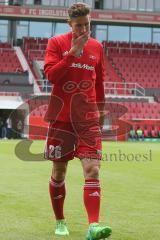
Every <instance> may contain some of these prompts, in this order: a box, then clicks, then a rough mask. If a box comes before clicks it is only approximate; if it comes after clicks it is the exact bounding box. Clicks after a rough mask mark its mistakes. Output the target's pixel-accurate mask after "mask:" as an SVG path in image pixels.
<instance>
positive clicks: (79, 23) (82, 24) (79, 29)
mask: <svg viewBox="0 0 160 240" xmlns="http://www.w3.org/2000/svg"><path fill="white" fill-rule="evenodd" d="M69 25H70V26H71V28H72V32H75V33H76V34H77V37H78V36H80V35H82V34H84V33H86V32H88V33H90V15H87V16H83V17H76V18H72V19H70V20H69Z"/></svg>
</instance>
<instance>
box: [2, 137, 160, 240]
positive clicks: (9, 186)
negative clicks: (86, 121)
mask: <svg viewBox="0 0 160 240" xmlns="http://www.w3.org/2000/svg"><path fill="white" fill-rule="evenodd" d="M17 142H18V141H12V140H11V141H2V140H1V141H0V225H1V226H0V239H2V240H58V239H68V240H84V239H85V234H86V230H87V227H88V224H87V218H86V212H85V209H84V206H83V194H82V189H83V187H82V186H83V182H84V181H83V176H82V169H81V164H80V161H79V160H77V159H75V160H73V161H71V162H70V163H69V169H68V173H67V179H66V183H67V190H68V194H67V198H66V203H65V215H66V219H67V222H68V227H69V230H70V236H69V237H66V238H65V237H63V238H58V237H55V236H54V231H53V230H54V219H53V213H52V209H51V204H50V200H49V194H48V181H49V177H50V172H51V162H49V161H41V162H29V161H22V160H19V159H18V158H17V157H16V155H15V146H16V144H17ZM43 145H44V141H34V143H33V145H32V147H31V151H32V152H33V153H41V152H42V151H43ZM159 149H160V145H159V143H142V142H141V143H124V142H119V143H117V142H104V143H103V153H104V154H105V153H106V152H107V154H108V155H109V154H115V153H116V154H117V159H116V158H115V157H114V155H113V156H112V155H109V156H110V157H107V158H106V157H105V156H104V159H103V161H102V164H101V175H100V177H101V183H102V204H101V219H100V220H101V223H102V224H108V225H110V226H111V227H112V229H113V235H112V238H111V239H112V240H146V239H147V240H148V239H153V240H159V239H160V150H159ZM149 150H151V156H150V155H149V154H150V152H149ZM119 151H121V153H125V154H128V155H127V156H128V160H127V159H126V160H123V161H122V159H121V158H120V156H118V153H119ZM137 153H138V154H141V158H142V159H137V158H136V156H135V154H137ZM131 154H132V155H131ZM144 154H145V157H144V158H143V156H142V155H144ZM147 154H148V155H147ZM108 155H107V156H108ZM147 156H148V157H147ZM133 157H134V158H136V159H134V160H133ZM118 158H120V159H118ZM138 158H140V156H139V157H138Z"/></svg>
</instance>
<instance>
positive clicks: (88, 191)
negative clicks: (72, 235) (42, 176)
mask: <svg viewBox="0 0 160 240" xmlns="http://www.w3.org/2000/svg"><path fill="white" fill-rule="evenodd" d="M49 192H50V197H51V202H52V207H53V211H54V214H55V217H56V219H57V220H60V219H64V214H63V205H64V199H65V195H66V190H65V183H64V181H56V180H54V179H53V178H52V177H51V180H50V182H49ZM84 205H85V207H86V210H87V214H88V221H89V223H90V224H91V223H94V222H97V223H98V222H99V211H100V184H99V180H97V179H89V180H85V185H84Z"/></svg>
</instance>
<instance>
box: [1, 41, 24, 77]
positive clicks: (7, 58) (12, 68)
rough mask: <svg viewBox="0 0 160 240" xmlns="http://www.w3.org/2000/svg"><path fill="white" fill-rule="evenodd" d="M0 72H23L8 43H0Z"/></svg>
mask: <svg viewBox="0 0 160 240" xmlns="http://www.w3.org/2000/svg"><path fill="white" fill-rule="evenodd" d="M0 72H1V73H2V72H4V73H8V72H9V73H15V72H23V68H22V66H21V63H20V62H19V59H18V58H17V55H16V52H15V50H14V48H12V46H11V45H10V44H9V43H0Z"/></svg>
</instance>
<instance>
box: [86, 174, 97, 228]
mask: <svg viewBox="0 0 160 240" xmlns="http://www.w3.org/2000/svg"><path fill="white" fill-rule="evenodd" d="M84 205H85V207H86V210H87V214H88V221H89V224H91V223H94V222H96V223H98V222H99V211H100V184H99V180H97V179H88V180H85V185H84Z"/></svg>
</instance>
